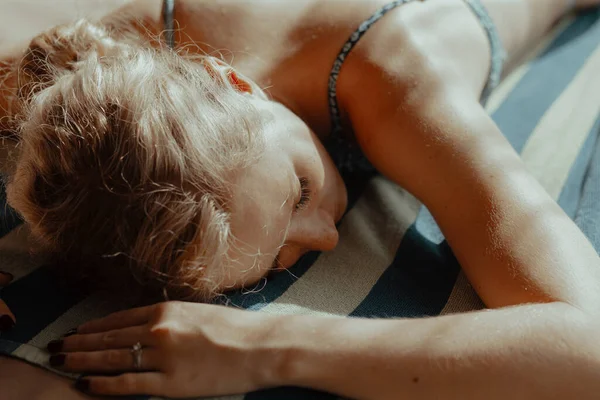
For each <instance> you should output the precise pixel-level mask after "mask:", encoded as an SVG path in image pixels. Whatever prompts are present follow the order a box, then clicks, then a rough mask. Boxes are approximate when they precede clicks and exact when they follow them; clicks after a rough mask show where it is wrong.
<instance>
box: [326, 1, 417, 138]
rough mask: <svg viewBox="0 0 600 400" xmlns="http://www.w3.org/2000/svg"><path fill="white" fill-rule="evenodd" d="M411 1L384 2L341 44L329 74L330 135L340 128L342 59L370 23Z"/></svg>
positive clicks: (336, 132)
mask: <svg viewBox="0 0 600 400" xmlns="http://www.w3.org/2000/svg"><path fill="white" fill-rule="evenodd" d="M411 1H416V0H396V1H392V2H391V3H388V4H386V5H385V6H383V7H382V8H381V9H379V10H378V11H377V12H375V14H373V15H372V16H371V17H370V18H369V19H367V20H366V21H364V22H363V23H362V24H360V26H359V27H358V28H357V29H356V30H355V31H354V32H353V33H352V35H351V36H350V39H348V41H347V42H346V43H344V46H342V50H340V52H339V54H338V56H337V57H336V59H335V62H334V63H333V68H332V69H331V72H330V74H329V87H328V90H329V114H330V116H331V134H332V135H335V134H339V132H340V131H341V130H342V124H341V119H340V108H339V105H338V99H337V80H338V76H339V74H340V69H341V68H342V64H343V63H344V60H345V59H346V57H347V56H348V54H350V52H351V51H352V49H353V48H354V46H356V43H358V41H359V40H360V38H361V37H362V36H363V35H364V34H365V33H366V32H367V31H368V30H369V28H370V27H371V25H373V24H374V23H375V22H377V21H379V20H380V19H381V18H382V17H383V16H384V15H385V14H387V13H388V12H390V11H391V10H393V9H394V8H396V7H398V6H401V5H403V4H406V3H409V2H411Z"/></svg>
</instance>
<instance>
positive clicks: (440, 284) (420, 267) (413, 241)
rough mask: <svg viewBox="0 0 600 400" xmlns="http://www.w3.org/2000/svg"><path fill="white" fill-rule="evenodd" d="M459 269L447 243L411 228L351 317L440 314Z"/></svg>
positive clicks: (414, 227)
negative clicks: (385, 268) (429, 238)
mask: <svg viewBox="0 0 600 400" xmlns="http://www.w3.org/2000/svg"><path fill="white" fill-rule="evenodd" d="M459 270H460V267H459V265H458V262H457V261H456V259H455V257H454V256H453V255H452V251H451V250H450V247H449V246H448V244H447V243H446V242H445V241H444V242H442V243H440V244H437V243H434V242H431V241H430V240H428V239H427V238H426V237H425V236H423V235H422V234H421V233H420V232H419V231H418V230H417V228H416V226H415V225H413V226H411V227H410V228H409V229H408V231H407V232H406V234H405V235H404V239H403V240H402V243H401V244H400V248H399V249H398V252H397V253H396V258H395V259H394V261H393V262H392V265H391V266H390V267H389V268H387V270H386V271H385V272H384V273H383V275H382V276H381V278H380V279H379V280H378V281H377V283H376V284H375V285H374V286H373V289H372V290H371V292H370V293H369V294H368V295H367V297H366V298H365V299H364V301H363V302H362V303H361V304H360V305H359V306H358V307H357V308H356V309H355V310H354V311H353V312H352V313H351V314H350V315H351V316H357V317H370V318H394V317H402V318H405V317H422V316H430V315H438V314H439V313H440V312H441V311H442V308H443V307H444V305H445V304H446V301H447V300H448V297H449V296H450V292H451V291H452V288H453V287H454V282H455V281H456V276H457V274H458V272H459Z"/></svg>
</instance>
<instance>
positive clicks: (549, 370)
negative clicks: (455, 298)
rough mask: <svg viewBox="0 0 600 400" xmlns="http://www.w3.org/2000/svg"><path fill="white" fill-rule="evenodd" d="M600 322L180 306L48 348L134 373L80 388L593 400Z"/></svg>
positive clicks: (519, 315) (564, 309)
mask: <svg viewBox="0 0 600 400" xmlns="http://www.w3.org/2000/svg"><path fill="white" fill-rule="evenodd" d="M599 325H600V322H599V321H598V319H597V318H594V317H590V316H589V315H587V314H586V313H584V312H582V311H580V310H578V309H576V308H574V307H572V306H570V305H567V304H564V303H559V302H556V303H551V304H541V305H525V306H518V307H513V308H506V309H503V310H492V311H480V312H474V313H468V314H459V315H451V316H444V317H435V318H426V319H404V320H369V319H358V318H340V317H314V316H307V315H301V316H293V315H284V316H280V315H269V314H264V313H260V312H250V311H240V310H235V309H233V308H229V307H221V306H213V305H205V304H195V303H179V302H170V303H162V304H158V305H154V306H149V307H145V308H138V309H132V310H127V311H124V312H120V313H116V314H112V315H110V316H108V317H106V318H103V319H101V320H97V321H92V322H89V323H86V324H84V325H82V326H80V327H79V329H78V331H77V334H76V335H72V336H68V337H66V338H64V340H62V341H56V342H52V343H51V344H50V345H49V346H48V349H49V350H51V351H53V352H62V354H56V355H54V356H53V357H52V358H51V359H50V364H51V365H53V366H55V367H56V368H62V369H65V370H67V371H81V372H90V371H95V373H104V374H106V373H114V372H123V371H125V372H126V373H124V374H122V375H118V376H114V375H113V376H99V375H96V376H94V375H87V376H86V378H85V379H83V380H81V381H79V384H78V387H79V388H80V389H82V390H84V391H86V392H91V393H95V394H109V395H128V394H142V393H143V394H151V395H158V396H168V397H192V396H216V395H225V394H234V393H244V392H247V391H251V390H256V389H262V388H267V387H274V386H284V385H285V386H287V385H296V386H304V387H310V388H315V389H320V390H324V391H328V392H331V393H336V394H339V395H343V396H348V397H351V398H357V399H377V400H379V399H393V400H398V399H411V400H413V399H415V400H416V399H435V398H443V399H457V400H464V399H470V398H471V399H474V398H477V399H483V398H485V399H490V400H493V399H502V400H505V399H507V398H510V399H527V400H529V399H550V398H556V399H567V398H576V399H588V398H595V397H597V393H598V391H599V390H600V345H599V344H598V341H597V334H596V332H597V331H598V328H600V326H599ZM136 342H140V343H141V345H142V347H143V350H142V354H141V358H140V361H141V365H140V369H141V370H142V371H141V372H135V368H134V366H133V357H132V354H131V350H130V349H131V346H132V345H133V344H135V343H136ZM143 371H152V372H143Z"/></svg>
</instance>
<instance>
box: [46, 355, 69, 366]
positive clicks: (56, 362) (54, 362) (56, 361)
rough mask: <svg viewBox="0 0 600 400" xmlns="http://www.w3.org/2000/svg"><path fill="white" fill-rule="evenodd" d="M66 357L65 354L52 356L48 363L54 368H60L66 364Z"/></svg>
mask: <svg viewBox="0 0 600 400" xmlns="http://www.w3.org/2000/svg"><path fill="white" fill-rule="evenodd" d="M65 357H66V356H65V355H64V354H55V355H53V356H50V359H49V360H48V362H49V363H50V366H52V367H60V366H62V365H63V364H64V363H65Z"/></svg>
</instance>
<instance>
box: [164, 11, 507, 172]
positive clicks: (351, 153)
mask: <svg viewBox="0 0 600 400" xmlns="http://www.w3.org/2000/svg"><path fill="white" fill-rule="evenodd" d="M411 1H419V0H395V1H392V2H390V3H388V4H386V5H385V6H383V7H382V8H380V9H379V10H378V11H376V12H375V13H374V14H373V15H371V17H369V18H368V19H367V20H365V21H364V22H362V23H361V24H360V25H359V26H358V28H357V29H356V30H355V31H354V32H353V33H352V35H350V38H349V39H348V40H347V41H346V43H344V45H343V46H342V49H341V50H340V52H339V53H338V55H337V57H336V59H335V61H334V63H333V68H332V69H331V72H330V74H329V84H328V88H327V89H328V98H329V101H328V104H329V114H330V119H331V134H330V135H329V137H327V138H326V139H325V141H324V145H325V148H326V149H327V151H328V152H329V154H330V156H331V157H332V159H333V161H334V163H335V165H336V166H337V167H338V169H339V170H340V173H342V176H345V175H346V174H347V173H351V172H354V171H357V170H358V171H365V172H372V171H374V168H373V166H372V165H371V163H370V162H369V161H368V160H367V159H366V157H365V156H364V154H363V153H362V151H361V149H360V147H359V145H358V144H357V143H356V141H355V140H353V138H351V137H349V136H348V135H344V131H343V128H342V124H341V116H340V109H339V104H338V99H337V90H336V89H337V80H338V77H339V74H340V71H341V69H342V66H343V64H344V60H345V59H346V57H348V54H350V52H351V51H352V49H353V48H354V46H356V44H357V43H358V41H359V40H360V39H361V37H362V36H363V35H364V34H365V33H366V32H367V31H368V30H369V28H370V27H371V26H373V25H374V24H375V23H376V22H377V21H379V20H380V19H381V18H382V17H383V16H384V15H385V14H387V13H388V12H390V11H391V10H393V9H395V8H396V7H399V6H401V5H403V4H406V3H409V2H411ZM464 1H465V3H466V4H467V5H468V6H469V8H470V9H471V11H472V12H473V13H474V14H475V16H476V17H477V19H478V20H479V22H480V23H481V25H482V26H483V28H484V30H485V32H486V34H487V37H488V40H489V43H490V48H491V67H490V71H489V75H488V81H487V83H486V85H485V88H484V89H483V92H482V94H481V99H480V101H481V103H482V104H483V105H485V103H486V102H487V100H488V98H489V96H490V94H491V92H492V91H493V90H494V88H495V87H496V86H497V85H498V83H499V82H500V78H501V75H502V67H503V65H504V60H505V58H506V55H505V52H504V49H503V47H502V43H501V41H500V36H499V34H498V31H497V30H496V27H495V25H494V22H493V21H492V18H491V17H490V15H489V14H488V12H487V10H486V9H485V7H484V6H483V4H482V3H481V1H480V0H464ZM174 5H175V0H163V17H164V25H165V40H166V42H167V45H168V46H169V47H171V48H173V47H174V46H175V40H174V35H173V33H174V31H173V25H174V22H173V9H174Z"/></svg>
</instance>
